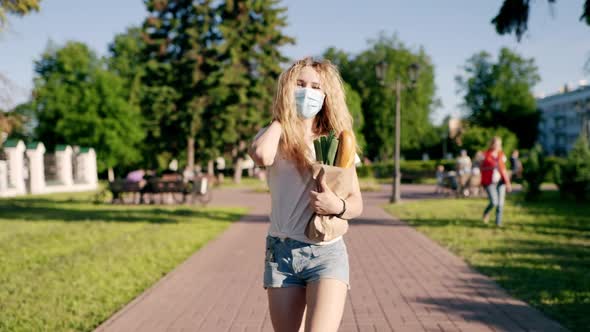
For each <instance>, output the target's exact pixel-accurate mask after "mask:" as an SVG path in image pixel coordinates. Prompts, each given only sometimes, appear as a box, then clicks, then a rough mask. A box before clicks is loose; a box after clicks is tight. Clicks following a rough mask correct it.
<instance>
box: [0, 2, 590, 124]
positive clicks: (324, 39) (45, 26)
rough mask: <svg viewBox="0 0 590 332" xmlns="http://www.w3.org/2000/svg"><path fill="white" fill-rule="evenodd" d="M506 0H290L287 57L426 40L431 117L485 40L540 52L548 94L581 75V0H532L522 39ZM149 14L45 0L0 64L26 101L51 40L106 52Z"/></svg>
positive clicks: (586, 42) (2, 48) (589, 35)
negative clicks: (433, 92)
mask: <svg viewBox="0 0 590 332" xmlns="http://www.w3.org/2000/svg"><path fill="white" fill-rule="evenodd" d="M501 2H502V1H501V0H485V1H482V0H479V1H473V0H450V1H440V0H404V1H401V0H396V1H394V0H363V1H349V0H340V1H338V0H323V1H319V0H313V1H312V0H297V1H295V0H292V1H283V4H284V5H285V6H287V7H288V22H289V27H288V28H287V29H286V31H285V32H286V33H287V34H288V35H291V36H293V37H295V38H296V40H297V44H296V45H294V46H289V47H286V48H285V50H284V51H285V54H286V55H287V56H289V57H291V58H300V57H303V56H306V55H314V56H315V55H320V54H321V53H322V52H323V51H324V50H325V49H326V48H327V47H330V46H334V47H337V48H339V49H343V50H345V51H347V52H350V53H353V54H355V53H359V52H361V51H363V50H364V49H366V48H367V40H369V39H373V38H376V37H377V36H378V35H379V33H380V32H385V33H389V34H391V33H397V34H398V36H399V38H400V39H401V40H402V41H403V42H405V43H406V44H407V45H409V46H411V47H414V48H418V47H419V46H423V47H424V48H425V50H426V52H427V53H428V54H429V55H430V56H431V58H432V60H433V62H434V66H435V74H436V86H437V96H438V97H439V98H440V99H441V100H442V103H443V106H442V107H441V108H440V109H438V110H436V112H435V114H434V116H433V119H434V120H435V121H436V122H438V121H440V119H442V118H443V117H444V115H446V114H457V112H458V110H459V107H458V104H459V103H460V102H461V97H460V95H457V94H456V89H457V86H456V84H455V81H454V77H455V75H456V74H458V73H459V72H460V67H461V66H462V65H463V64H464V63H465V60H466V59H467V58H468V57H470V56H471V55H472V54H474V53H475V52H478V51H480V50H486V51H488V52H490V53H492V54H494V55H496V54H497V52H498V50H499V49H500V48H501V47H502V46H507V47H510V48H511V49H513V50H515V51H517V52H518V53H520V54H522V55H524V56H526V57H534V58H535V60H536V64H537V65H538V67H539V72H540V74H541V79H542V81H541V83H540V84H538V85H537V86H536V87H535V89H534V92H535V93H537V94H538V93H545V94H550V93H553V92H556V91H557V90H558V89H559V88H560V87H561V86H563V84H565V83H570V84H577V82H578V81H579V80H580V79H584V78H586V79H587V78H588V77H587V76H586V77H585V76H584V72H583V65H584V62H585V60H586V59H587V58H588V57H589V56H590V27H588V26H586V25H584V24H583V23H582V22H580V21H579V20H578V18H579V16H580V14H581V9H582V3H583V1H582V0H560V1H558V2H557V4H556V5H555V6H553V9H551V6H549V5H548V4H547V1H545V0H537V1H533V6H532V10H531V19H530V21H529V32H528V33H527V35H526V36H525V37H524V38H523V40H522V41H521V42H520V43H517V42H516V39H515V38H514V36H498V35H496V33H495V31H494V29H493V27H492V25H491V24H490V23H489V22H490V20H491V18H492V17H493V16H494V15H495V14H496V12H497V10H498V8H499V6H500V4H501ZM144 17H145V9H144V5H143V2H142V1H138V0H102V1H89V0H76V1H74V0H43V1H42V2H41V12H39V13H37V14H33V15H30V16H26V17H24V18H15V17H12V18H11V22H10V23H11V25H10V28H9V29H8V31H5V32H3V33H2V34H1V35H0V73H2V74H4V75H5V76H7V77H8V78H9V79H10V80H11V81H12V82H14V83H15V84H16V85H17V86H18V87H19V88H18V89H17V90H18V91H16V93H15V96H14V98H13V99H14V101H15V102H19V101H23V100H24V99H25V98H26V95H27V93H28V91H30V89H31V87H32V79H33V61H34V60H35V59H38V58H39V56H40V55H41V53H42V52H43V50H44V49H45V47H46V45H47V42H48V40H50V39H51V40H53V41H54V42H57V43H58V44H60V43H64V42H66V41H68V40H78V41H83V42H85V43H87V44H89V45H90V46H91V47H92V48H93V49H94V50H95V51H97V52H98V53H99V54H105V53H106V50H107V45H108V43H109V42H110V41H111V40H112V38H113V36H114V35H115V34H116V33H119V32H123V31H124V30H125V28H126V27H127V26H130V25H134V24H140V23H141V21H142V20H143V18H144Z"/></svg>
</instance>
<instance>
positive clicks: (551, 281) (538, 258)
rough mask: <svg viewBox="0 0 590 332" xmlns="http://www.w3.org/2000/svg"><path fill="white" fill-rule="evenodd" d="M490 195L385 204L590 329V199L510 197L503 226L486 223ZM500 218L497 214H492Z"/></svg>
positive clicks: (502, 280)
mask: <svg viewBox="0 0 590 332" xmlns="http://www.w3.org/2000/svg"><path fill="white" fill-rule="evenodd" d="M486 203H487V201H485V200H484V199H462V200H461V199H457V200H448V199H444V200H443V199H440V200H423V201H417V202H408V203H403V204H402V205H399V206H393V205H389V206H387V207H386V209H387V210H388V211H389V212H390V213H391V214H392V215H395V216H398V217H400V218H402V219H403V220H405V221H407V222H409V223H410V224H411V225H413V226H415V227H416V228H417V229H418V230H420V231H421V232H423V233H425V234H426V235H428V236H429V237H430V238H432V239H434V240H435V241H437V242H438V243H440V244H442V245H443V246H445V247H447V248H449V249H450V250H451V251H453V252H454V253H456V254H458V255H459V256H461V257H463V258H464V259H465V260H466V261H467V262H468V263H469V264H470V265H471V266H473V267H474V268H475V269H477V270H478V271H480V272H482V273H484V274H486V275H488V276H490V277H492V278H493V279H494V280H496V281H497V282H498V283H499V284H500V285H501V286H502V287H504V288H505V289H506V290H508V291H509V292H510V293H511V294H512V295H514V296H515V297H517V298H520V299H522V300H524V301H526V302H528V303H530V304H532V305H533V306H535V307H537V308H539V309H540V310H542V311H543V312H545V313H547V314H548V316H550V317H553V318H554V319H556V320H557V321H559V322H561V323H562V324H563V325H565V326H566V327H568V328H569V329H571V330H573V331H588V329H589V328H590V204H585V205H584V204H579V203H575V202H566V201H562V200H559V199H558V197H557V193H545V196H544V197H543V199H542V201H540V202H537V203H525V202H522V201H521V200H520V198H519V197H518V196H512V197H511V199H510V201H509V202H507V207H506V209H505V211H504V212H505V213H504V227H503V228H500V229H499V228H496V227H495V226H494V225H493V218H491V220H490V223H491V225H489V226H488V225H485V224H483V223H482V221H481V215H482V212H483V209H484V207H485V205H486ZM493 216H494V215H492V217H493Z"/></svg>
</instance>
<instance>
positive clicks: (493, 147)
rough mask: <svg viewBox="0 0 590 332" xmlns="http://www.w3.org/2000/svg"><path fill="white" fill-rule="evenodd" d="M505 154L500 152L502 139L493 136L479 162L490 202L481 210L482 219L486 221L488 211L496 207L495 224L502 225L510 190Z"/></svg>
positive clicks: (482, 183)
mask: <svg viewBox="0 0 590 332" xmlns="http://www.w3.org/2000/svg"><path fill="white" fill-rule="evenodd" d="M505 159H506V156H504V152H502V139H501V138H500V137H498V136H495V137H494V138H492V140H491V141H490V147H489V148H488V150H487V151H486V152H485V154H484V159H483V161H482V162H481V166H480V169H481V185H482V186H483V187H484V188H485V190H486V192H487V193H488V199H489V200H490V203H489V204H488V206H487V207H486V209H485V210H484V212H483V221H484V222H485V223H487V222H488V220H489V218H490V212H491V211H492V210H493V209H494V207H495V208H496V225H498V226H502V210H503V209H504V198H505V196H506V191H508V192H510V191H512V184H511V183H510V177H509V176H508V174H507V173H506V165H505Z"/></svg>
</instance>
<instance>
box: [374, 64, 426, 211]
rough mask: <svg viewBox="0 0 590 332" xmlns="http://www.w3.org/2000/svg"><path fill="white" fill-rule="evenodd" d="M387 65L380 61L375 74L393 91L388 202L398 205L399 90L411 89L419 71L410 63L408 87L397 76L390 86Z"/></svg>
mask: <svg viewBox="0 0 590 332" xmlns="http://www.w3.org/2000/svg"><path fill="white" fill-rule="evenodd" d="M388 68H389V64H388V63H387V62H386V61H381V62H379V63H377V65H376V66H375V74H376V76H377V79H378V80H379V83H380V84H381V85H383V86H385V87H387V88H390V89H395V155H394V161H393V162H394V171H393V184H392V186H393V188H392V193H391V198H390V200H389V201H390V202H391V203H399V202H400V201H401V192H400V191H401V190H400V189H401V188H400V183H401V173H400V167H399V166H400V165H399V164H400V136H401V134H400V133H401V128H400V127H401V114H400V104H401V101H400V99H401V90H402V89H403V88H407V87H413V86H415V84H416V81H417V80H418V73H419V71H420V65H418V64H417V63H412V64H411V65H410V66H409V67H408V76H409V78H410V84H409V86H404V85H403V84H402V82H401V79H400V76H399V75H398V76H397V77H396V79H395V83H394V84H393V85H392V84H391V82H388V81H387V72H388Z"/></svg>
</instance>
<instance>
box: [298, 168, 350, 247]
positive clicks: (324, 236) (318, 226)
mask: <svg viewBox="0 0 590 332" xmlns="http://www.w3.org/2000/svg"><path fill="white" fill-rule="evenodd" d="M353 167H354V166H352V167H347V168H342V167H336V166H328V165H324V164H319V163H317V164H313V165H312V177H313V179H314V180H316V182H317V179H318V177H319V176H320V174H321V172H324V178H325V179H326V184H327V185H328V187H329V188H330V190H332V191H333V192H334V193H335V194H336V196H338V197H340V198H343V199H344V198H346V197H348V195H350V193H351V192H352V190H353V188H352V183H353V182H352V180H353V176H354V168H353ZM317 185H318V187H319V184H317ZM347 230H348V220H345V219H341V218H337V217H335V216H333V215H318V214H316V213H314V214H313V215H312V216H311V218H310V220H309V222H308V223H307V227H306V228H305V235H306V236H307V238H309V239H310V240H312V241H314V242H322V241H330V240H332V239H335V238H336V237H338V236H340V235H342V234H344V233H346V231H347Z"/></svg>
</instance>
